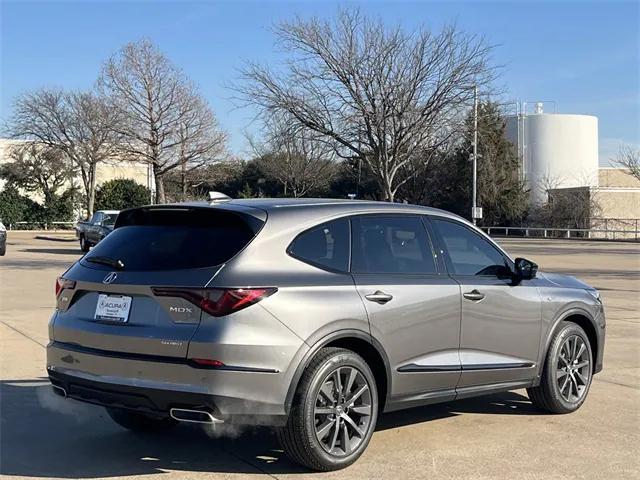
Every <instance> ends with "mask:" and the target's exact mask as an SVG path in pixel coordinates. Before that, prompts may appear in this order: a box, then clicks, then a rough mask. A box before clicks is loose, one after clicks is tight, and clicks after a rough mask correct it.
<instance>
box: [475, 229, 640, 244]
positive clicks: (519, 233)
mask: <svg viewBox="0 0 640 480" xmlns="http://www.w3.org/2000/svg"><path fill="white" fill-rule="evenodd" d="M481 228H482V230H484V231H485V232H487V235H490V236H505V237H536V238H569V239H578V240H624V241H631V242H638V241H640V231H638V228H637V227H636V228H635V229H633V230H632V229H611V228H556V227H481Z"/></svg>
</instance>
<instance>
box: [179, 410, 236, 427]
mask: <svg viewBox="0 0 640 480" xmlns="http://www.w3.org/2000/svg"><path fill="white" fill-rule="evenodd" d="M169 415H171V418H173V419H174V420H178V421H179V422H188V423H208V424H217V423H224V420H220V419H219V418H216V417H214V416H213V415H211V413H209V412H206V411H204V410H191V409H188V408H172V409H171V410H169Z"/></svg>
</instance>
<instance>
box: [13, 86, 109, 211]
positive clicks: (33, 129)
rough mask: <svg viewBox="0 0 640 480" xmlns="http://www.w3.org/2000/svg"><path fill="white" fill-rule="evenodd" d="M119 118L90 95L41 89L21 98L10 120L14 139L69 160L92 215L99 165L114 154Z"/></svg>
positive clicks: (100, 99)
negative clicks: (40, 145)
mask: <svg viewBox="0 0 640 480" xmlns="http://www.w3.org/2000/svg"><path fill="white" fill-rule="evenodd" d="M116 123H117V117H116V114H115V113H114V112H113V110H112V109H110V108H109V107H108V105H107V104H106V103H105V101H104V99H103V98H101V97H99V96H97V95H95V94H93V93H91V92H65V91H63V90H60V89H42V90H38V91H36V92H33V93H28V94H25V95H23V96H22V97H20V98H18V100H17V101H16V103H15V107H14V113H13V116H12V118H11V119H10V120H9V131H10V133H11V135H12V136H13V137H14V138H24V139H27V140H31V141H37V142H40V143H42V144H44V145H46V146H48V147H51V148H54V149H57V150H59V151H61V152H64V154H65V155H66V156H67V158H68V159H69V160H70V161H71V162H72V164H73V165H74V167H76V168H77V170H78V171H79V172H80V176H81V179H82V185H83V187H84V193H85V195H84V197H85V208H86V210H87V212H88V214H89V215H91V214H92V213H93V204H94V201H95V190H96V169H97V165H98V164H99V163H101V162H104V161H105V160H107V159H108V158H109V157H111V156H112V155H113V154H114V145H115V144H116V143H117V139H116V138H115V137H114V130H113V128H114V125H115V124H116Z"/></svg>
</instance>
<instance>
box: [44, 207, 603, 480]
mask: <svg viewBox="0 0 640 480" xmlns="http://www.w3.org/2000/svg"><path fill="white" fill-rule="evenodd" d="M56 296H57V308H56V311H55V313H54V314H53V317H52V319H51V323H50V328H49V334H50V337H51V342H50V343H49V345H48V346H47V369H48V373H49V378H50V379H51V382H52V384H53V386H54V389H55V391H56V392H57V393H58V394H60V395H63V396H66V397H69V398H73V399H76V400H81V401H85V402H90V403H94V404H98V405H103V406H105V407H106V409H107V412H108V414H109V415H110V416H111V418H112V419H113V420H114V421H115V422H117V423H118V424H120V425H122V426H123V427H125V428H128V429H131V430H137V431H140V430H153V431H159V430H165V429H169V428H171V427H173V426H174V425H175V424H176V423H177V422H179V421H183V422H201V423H209V424H212V423H220V422H227V423H228V422H238V423H248V424H263V425H265V424H266V425H272V426H274V427H276V428H277V429H278V434H279V438H280V441H281V442H282V445H283V447H284V450H285V451H286V452H287V454H288V455H290V456H291V457H292V458H293V459H294V460H296V461H297V462H300V463H302V464H304V465H307V466H308V467H310V468H313V469H317V470H335V469H339V468H343V467H345V466H347V465H349V464H351V463H353V462H354V461H355V460H356V459H357V458H358V457H359V456H360V455H361V454H362V452H363V451H364V449H365V448H366V446H367V444H368V443H369V440H370V438H371V436H372V435H373V432H374V430H375V426H376V421H377V419H378V415H379V413H382V412H388V411H393V410H399V409H403V408H409V407H414V406H417V405H425V404H430V403H437V402H447V401H451V400H454V399H459V398H467V397H472V396H477V395H484V394H487V393H494V392H500V391H506V390H514V389H520V388H526V389H527V391H528V393H529V398H530V399H531V401H532V402H533V404H534V405H536V406H537V407H539V408H540V409H543V410H546V411H548V412H553V413H569V412H573V411H575V410H577V409H578V408H580V406H581V405H582V404H583V402H584V401H585V399H586V398H587V394H588V392H589V387H590V385H591V380H592V376H593V374H596V373H598V372H599V371H600V370H601V369H602V357H603V349H604V336H605V317H604V310H603V306H602V302H601V300H600V295H599V293H598V291H597V290H596V289H594V288H593V287H591V286H589V285H587V284H585V283H582V282H581V281H579V280H577V279H575V278H573V277H570V276H567V275H559V274H555V273H543V272H538V271H537V265H536V264H535V263H533V262H531V261H528V260H525V259H523V258H516V259H512V258H511V257H510V256H509V255H508V254H507V253H506V252H505V251H504V250H503V249H502V248H501V247H500V246H499V245H497V244H496V243H495V242H494V241H493V240H492V239H491V238H489V237H487V235H485V234H484V233H483V232H481V231H480V230H479V229H478V228H476V227H474V226H473V225H471V224H470V223H469V222H467V221H465V220H463V219H462V218H460V217H458V216H456V215H453V214H451V213H447V212H444V211H442V210H436V209H432V208H425V207H419V206H414V205H400V204H391V203H378V202H365V201H338V200H323V199H319V200H314V199H307V200H300V199H254V200H230V201H226V202H220V203H211V204H207V203H186V204H177V205H157V206H150V207H142V208H136V209H132V210H127V211H123V212H122V213H120V215H119V216H118V220H117V222H116V226H115V229H114V231H113V233H111V234H110V235H109V236H108V237H107V238H106V239H105V240H103V241H102V242H101V243H100V244H99V245H98V246H96V248H94V249H93V250H92V251H91V252H89V253H88V254H87V255H85V256H84V257H82V258H81V259H80V260H79V261H78V262H76V263H75V264H74V265H73V266H72V267H71V268H70V269H69V270H68V271H67V272H65V273H64V274H63V276H62V277H61V278H59V279H58V281H57V284H56ZM532 421H535V420H532ZM83 428H86V427H83ZM556 440H557V441H558V442H559V443H558V444H559V445H560V447H559V448H564V446H563V444H562V442H565V443H566V440H567V439H566V438H559V439H556ZM506 441H508V440H506Z"/></svg>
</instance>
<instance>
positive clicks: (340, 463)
mask: <svg viewBox="0 0 640 480" xmlns="http://www.w3.org/2000/svg"><path fill="white" fill-rule="evenodd" d="M377 419H378V392H377V389H376V382H375V379H374V377H373V374H372V373H371V369H370V368H369V366H368V365H367V363H366V362H365V361H364V360H363V359H362V357H360V356H359V355H358V354H356V353H354V352H352V351H351V350H346V349H343V348H334V347H329V348H323V349H321V350H320V351H319V352H318V353H317V355H316V356H315V357H314V358H313V360H312V361H311V363H310V364H309V366H308V367H307V368H306V370H305V371H304V374H303V375H302V378H301V380H300V384H299V386H298V389H297V390H296V394H295V396H294V400H293V404H292V406H291V411H290V412H289V419H288V421H287V424H286V426H285V427H283V428H282V429H281V430H279V431H278V437H279V439H280V442H281V444H282V446H283V447H284V450H285V452H286V453H287V455H289V457H291V459H292V460H294V461H295V462H297V463H300V464H302V465H305V466H307V467H309V468H312V469H314V470H320V471H329V470H338V469H341V468H344V467H347V466H348V465H351V464H352V463H353V462H355V461H356V460H357V459H358V458H359V457H360V455H362V452H364V450H365V449H366V448H367V445H368V444H369V440H370V439H371V436H372V435H373V431H374V429H375V426H376V421H377Z"/></svg>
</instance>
